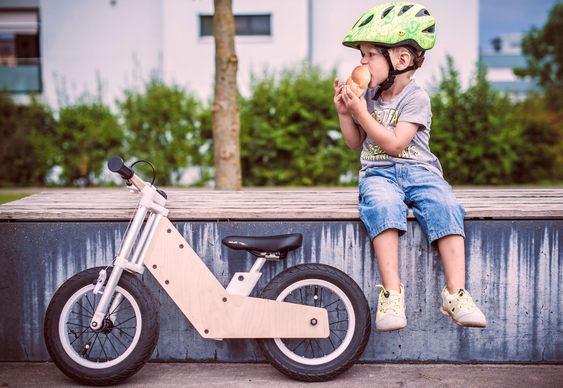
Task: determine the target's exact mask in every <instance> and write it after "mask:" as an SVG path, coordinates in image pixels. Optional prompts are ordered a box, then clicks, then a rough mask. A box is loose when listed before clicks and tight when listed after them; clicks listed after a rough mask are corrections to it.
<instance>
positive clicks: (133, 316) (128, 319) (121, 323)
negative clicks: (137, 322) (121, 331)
mask: <svg viewBox="0 0 563 388" xmlns="http://www.w3.org/2000/svg"><path fill="white" fill-rule="evenodd" d="M133 318H135V315H132V316H131V318H127V319H126V320H124V321H123V322H119V324H118V325H113V327H119V326H121V325H123V324H124V323H126V322H129V321H130V320H131V319H133Z"/></svg>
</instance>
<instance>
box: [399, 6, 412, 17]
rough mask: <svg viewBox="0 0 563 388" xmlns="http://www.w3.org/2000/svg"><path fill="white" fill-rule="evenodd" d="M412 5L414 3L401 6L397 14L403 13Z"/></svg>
mask: <svg viewBox="0 0 563 388" xmlns="http://www.w3.org/2000/svg"><path fill="white" fill-rule="evenodd" d="M412 7H414V4H408V5H405V6H403V8H401V10H400V11H399V13H398V14H397V16H401V15H402V14H404V13H405V12H407V11H408V10H409V9H411V8H412Z"/></svg>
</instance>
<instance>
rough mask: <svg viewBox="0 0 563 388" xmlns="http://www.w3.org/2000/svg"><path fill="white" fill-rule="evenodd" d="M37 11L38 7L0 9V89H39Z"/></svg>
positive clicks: (39, 62)
mask: <svg viewBox="0 0 563 388" xmlns="http://www.w3.org/2000/svg"><path fill="white" fill-rule="evenodd" d="M40 58H41V56H40V53H39V13H38V10H37V9H0V89H2V90H5V91H8V92H11V93H29V92H41V68H40V64H41V60H40Z"/></svg>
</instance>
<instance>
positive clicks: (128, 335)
mask: <svg viewBox="0 0 563 388" xmlns="http://www.w3.org/2000/svg"><path fill="white" fill-rule="evenodd" d="M115 329H117V330H119V331H120V332H122V333H123V334H125V335H126V336H127V337H129V338H131V339H133V336H132V335H131V334H129V333H127V332H126V331H125V330H121V329H120V328H119V327H115Z"/></svg>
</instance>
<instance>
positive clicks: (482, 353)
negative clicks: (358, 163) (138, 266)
mask: <svg viewBox="0 0 563 388" xmlns="http://www.w3.org/2000/svg"><path fill="white" fill-rule="evenodd" d="M175 224H176V226H177V228H178V229H179V230H180V232H181V233H182V234H183V235H184V236H185V237H186V239H187V240H188V242H189V243H190V244H191V245H192V246H193V248H194V249H195V251H196V252H197V253H198V254H199V255H200V256H201V257H202V258H203V259H204V261H205V262H206V264H207V265H208V266H209V267H210V268H211V270H212V271H213V272H214V273H215V274H216V275H217V276H218V278H219V280H220V281H221V282H222V283H223V284H224V285H226V284H227V283H228V280H229V279H230V277H231V276H232V275H233V274H234V273H235V272H237V271H244V270H248V269H249V268H250V266H251V263H252V261H251V260H250V258H249V257H248V255H246V254H245V253H244V252H235V251H229V250H228V249H227V248H225V247H223V246H222V245H221V243H220V241H221V238H222V237H223V236H225V235H228V234H258V235H265V234H276V233H289V232H300V233H303V235H304V244H303V247H302V248H301V249H299V250H297V251H296V252H294V253H292V254H291V255H290V256H289V257H288V259H287V261H282V262H280V263H277V264H273V265H271V266H270V267H268V268H265V272H264V276H263V278H262V279H261V281H260V283H259V288H262V287H263V286H264V284H265V283H266V282H267V281H268V280H269V279H271V278H272V277H273V276H274V275H275V274H276V273H278V272H279V271H281V270H282V269H283V268H284V267H285V266H287V265H294V264H296V263H301V262H321V263H326V264H330V265H333V266H335V267H337V268H340V269H342V270H344V271H346V272H347V273H349V274H350V275H351V276H352V277H353V278H354V279H355V281H356V282H357V283H358V284H359V285H360V286H361V287H362V288H363V290H364V292H365V294H366V296H367V297H368V300H369V302H370V305H371V308H372V312H373V311H374V308H375V307H374V306H375V297H376V292H377V291H376V290H375V289H374V285H375V284H377V283H379V279H378V275H377V271H376V267H375V263H374V260H373V252H372V248H371V244H370V242H369V238H368V237H367V235H366V232H365V230H364V227H363V225H362V224H361V223H360V222H359V221H357V220H326V221H321V220H293V221H280V220H245V221H217V220H216V221H210V220H208V221H177V222H175ZM126 225H127V224H126V222H122V221H105V222H98V221H87V222H73V221H41V222H38V221H15V220H9V221H5V222H0V235H1V236H2V239H1V240H0V252H2V255H1V256H0V264H1V265H2V268H3V271H1V272H0V289H1V294H2V295H1V298H0V313H1V314H0V343H1V344H2V346H1V347H0V361H44V360H47V359H48V355H47V352H46V349H45V345H44V343H43V338H42V326H43V316H44V312H45V309H46V307H47V304H48V302H49V300H50V298H51V296H52V295H53V293H54V292H55V290H56V288H57V287H58V286H60V284H62V282H63V281H64V280H65V279H67V278H68V277H70V276H71V275H73V274H74V273H76V272H79V271H81V270H83V269H85V268H88V267H92V266H97V265H107V264H109V263H111V260H112V257H113V255H114V252H115V250H116V247H117V246H118V244H119V243H120V241H121V237H122V235H123V233H124V231H125V228H126ZM465 227H466V234H467V239H466V250H467V284H468V288H469V290H470V291H471V292H472V294H473V296H474V298H475V299H476V301H477V302H478V303H479V305H480V306H481V307H482V309H483V311H484V312H485V314H486V315H487V318H488V320H489V328H487V329H485V330H479V329H464V328H460V327H458V326H456V325H454V324H453V323H452V322H451V321H449V319H448V318H447V317H443V316H442V315H441V314H440V313H439V311H438V306H439V292H440V290H441V287H442V286H443V284H444V279H443V274H442V269H441V264H440V260H439V258H438V255H437V252H436V251H435V250H434V249H433V248H432V247H431V246H429V244H428V243H427V241H426V239H425V237H424V236H423V234H422V230H421V228H420V226H419V225H418V223H417V222H416V221H414V220H411V221H409V223H408V232H407V233H406V234H405V235H404V236H403V237H402V238H401V241H400V266H401V275H402V280H403V282H404V284H405V286H406V293H407V317H408V321H409V326H408V327H407V328H406V329H404V330H401V331H398V332H392V333H386V334H380V333H376V332H373V334H372V336H371V339H370V342H369V344H368V347H367V349H366V352H365V353H364V355H363V357H362V360H364V361H382V360H397V361H404V360H411V361H463V362H474V361H494V362H509V361H523V362H546V361H547V362H552V361H555V362H561V361H563V337H562V336H561V328H562V327H563V303H562V298H561V294H562V290H561V287H562V284H563V282H562V280H563V253H562V251H561V246H562V243H563V237H562V234H561V231H562V230H563V219H528V220H466V223H465ZM145 281H146V282H147V283H148V285H149V286H150V287H151V288H152V290H153V292H154V293H155V295H157V296H158V299H159V302H160V305H161V306H160V307H161V316H162V323H161V336H160V340H159V343H158V346H157V349H156V351H155V353H154V355H153V359H154V360H159V361H179V360H182V361H237V362H246V361H258V360H261V356H260V354H259V352H258V349H257V347H256V345H255V344H254V342H253V341H247V340H225V341H220V342H215V341H211V340H203V339H202V338H200V337H199V335H198V334H197V333H196V332H195V330H194V329H193V328H192V326H191V325H190V324H189V322H188V321H187V320H186V319H185V318H184V317H183V315H181V313H180V312H179V310H178V309H177V308H176V307H175V306H174V305H173V303H172V302H171V300H170V299H169V297H168V296H167V295H166V294H165V293H164V292H163V291H162V290H161V289H159V288H157V287H156V283H155V281H154V279H152V278H151V277H150V275H148V274H147V275H145Z"/></svg>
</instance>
